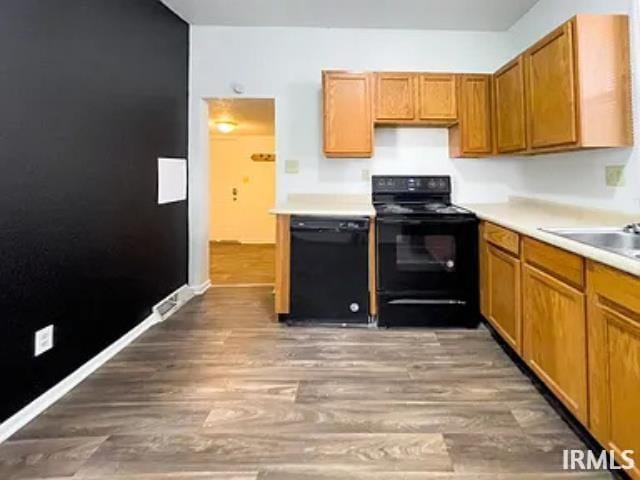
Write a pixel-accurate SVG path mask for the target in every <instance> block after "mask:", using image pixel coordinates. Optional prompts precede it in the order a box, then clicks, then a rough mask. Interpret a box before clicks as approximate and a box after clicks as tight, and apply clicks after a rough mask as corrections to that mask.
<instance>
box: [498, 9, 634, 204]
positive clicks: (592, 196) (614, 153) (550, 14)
mask: <svg viewBox="0 0 640 480" xmlns="http://www.w3.org/2000/svg"><path fill="white" fill-rule="evenodd" d="M638 4H639V2H638V1H637V0H636V1H632V0H539V2H538V3H537V4H536V5H535V6H534V7H533V8H532V9H531V10H530V11H529V12H528V13H527V14H525V15H524V16H523V17H522V18H521V19H520V20H519V21H518V22H517V23H516V24H515V25H513V27H512V28H511V29H510V30H509V32H508V35H509V43H510V45H511V49H512V51H511V54H510V56H515V55H516V54H518V53H519V52H521V51H522V50H523V49H524V48H526V47H527V46H529V45H531V44H532V43H533V42H535V41H536V40H537V39H539V38H540V37H542V36H543V35H544V34H546V33H548V32H549V31H551V30H553V28H554V27H556V26H558V25H559V24H561V23H562V22H564V21H565V20H567V19H569V18H570V17H572V16H573V15H575V14H577V13H625V14H629V15H631V19H630V25H631V28H632V30H631V40H632V45H631V47H632V68H633V78H634V80H633V85H632V87H633V104H634V130H635V132H636V138H638V132H640V123H639V119H638V114H637V112H638V106H639V105H640V88H639V87H640V83H639V78H638V77H639V75H638V73H639V70H638V62H639V61H640V58H639V56H638V45H639V44H638V35H639V30H640V18H639V16H638V11H637V10H638ZM639 154H640V149H639V148H638V147H635V148H626V149H611V150H595V151H589V152H575V153H563V154H556V155H540V156H535V157H526V158H521V159H518V160H516V163H517V168H518V169H519V171H520V173H519V175H518V177H519V183H518V184H514V189H515V190H516V191H517V193H519V194H521V195H525V196H528V197H538V198H543V199H547V200H556V201H561V202H567V203H573V204H577V205H584V206H589V207H599V208H607V209H613V210H621V211H629V212H640V162H639V161H638V156H639ZM606 165H626V167H625V177H626V184H625V186H624V187H607V186H606V184H605V166H606Z"/></svg>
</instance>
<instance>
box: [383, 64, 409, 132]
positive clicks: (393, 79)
mask: <svg viewBox="0 0 640 480" xmlns="http://www.w3.org/2000/svg"><path fill="white" fill-rule="evenodd" d="M415 80H416V75H415V74H413V73H392V72H381V73H376V74H375V85H376V94H375V99H376V101H375V106H376V121H381V122H384V121H394V120H414V119H415V118H416V92H415Z"/></svg>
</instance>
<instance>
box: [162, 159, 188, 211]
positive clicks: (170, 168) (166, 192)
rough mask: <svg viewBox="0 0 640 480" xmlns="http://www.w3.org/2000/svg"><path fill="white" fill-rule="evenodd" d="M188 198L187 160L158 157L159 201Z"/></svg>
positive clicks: (170, 201) (167, 201) (175, 200)
mask: <svg viewBox="0 0 640 480" xmlns="http://www.w3.org/2000/svg"><path fill="white" fill-rule="evenodd" d="M186 199H187V160H186V159H184V158H158V203H159V204H163V203H172V202H180V201H183V200H186Z"/></svg>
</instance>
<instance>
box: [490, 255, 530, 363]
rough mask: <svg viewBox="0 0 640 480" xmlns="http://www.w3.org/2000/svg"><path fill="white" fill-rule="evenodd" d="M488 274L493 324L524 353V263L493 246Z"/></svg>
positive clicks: (505, 338) (508, 340) (511, 343)
mask: <svg viewBox="0 0 640 480" xmlns="http://www.w3.org/2000/svg"><path fill="white" fill-rule="evenodd" d="M487 270H488V274H487V275H488V277H489V289H488V292H487V293H488V297H489V298H488V302H489V306H488V308H489V321H490V322H491V324H492V325H493V326H494V328H495V329H496V330H497V331H498V333H499V334H500V335H501V336H502V338H503V339H504V340H505V341H506V342H507V343H508V344H509V345H510V346H511V347H512V348H513V349H514V350H515V351H517V352H518V353H520V352H521V351H522V348H521V338H522V336H521V320H520V319H521V317H520V294H521V289H520V275H521V274H520V260H518V259H517V258H515V257H512V256H511V255H509V254H508V253H506V252H503V251H502V250H500V249H499V248H497V247H495V246H494V245H489V248H488V250H487Z"/></svg>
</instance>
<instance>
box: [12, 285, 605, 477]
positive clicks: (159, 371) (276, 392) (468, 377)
mask: <svg viewBox="0 0 640 480" xmlns="http://www.w3.org/2000/svg"><path fill="white" fill-rule="evenodd" d="M272 302H273V300H272V294H271V289H270V288H268V287H256V288H217V289H213V290H210V291H209V293H207V294H206V295H205V296H203V297H201V298H198V299H195V300H193V301H192V302H190V303H189V304H187V305H186V306H185V307H184V308H183V309H182V310H181V311H180V312H178V313H177V314H176V315H174V316H173V317H172V318H171V319H170V320H168V321H166V322H164V323H162V324H160V325H157V326H155V327H153V328H152V329H151V330H149V331H148V332H146V333H145V334H144V335H143V336H141V337H140V338H139V339H138V340H137V341H136V342H135V343H133V344H132V345H131V346H129V347H127V348H126V349H125V350H123V351H122V352H121V353H120V354H119V355H117V356H116V357H115V358H113V359H112V360H111V361H110V362H108V363H107V364H106V365H105V366H104V367H102V368H101V369H99V370H98V371H97V372H96V373H95V374H94V375H92V376H91V377H90V378H89V379H87V380H86V381H85V382H83V383H82V384H80V385H79V386H78V387H77V388H76V389H75V390H73V391H72V392H71V393H70V394H68V395H67V396H65V397H64V398H63V399H62V400H61V401H60V402H59V403H57V404H56V405H55V406H53V407H52V408H50V409H49V410H48V411H47V412H46V413H45V414H43V415H42V416H40V417H39V418H38V419H36V420H35V421H33V422H32V423H31V424H29V425H28V426H27V427H26V428H24V429H23V430H22V431H20V432H19V433H18V434H16V435H15V436H14V437H13V438H11V439H10V440H9V441H7V442H5V443H4V444H1V445H0V479H2V480H14V479H34V478H39V479H44V478H55V479H57V480H60V479H63V478H65V479H68V478H73V479H100V480H107V479H116V480H124V479H132V480H196V479H201V480H204V479H207V480H222V479H224V480H257V479H259V480H343V479H344V480H346V479H355V480H435V479H437V480H496V479H497V480H539V479H543V480H544V479H546V480H550V479H596V478H609V476H608V475H607V474H603V473H565V472H562V463H561V458H562V449H564V448H585V447H584V445H583V444H582V443H581V441H580V440H579V439H578V438H577V437H576V436H575V434H574V433H573V432H572V431H571V430H570V429H569V428H568V427H567V425H566V424H565V423H564V422H563V421H562V420H560V418H559V417H558V416H557V414H556V413H555V412H554V411H553V410H552V409H551V408H550V407H549V406H548V404H547V403H546V402H545V401H544V400H543V398H542V397H541V396H540V394H539V393H538V392H537V391H536V389H535V388H534V387H533V386H532V384H531V383H530V381H529V380H528V379H527V378H526V377H525V376H524V375H523V374H522V373H521V372H520V371H519V370H518V369H517V368H516V367H515V366H514V365H513V364H512V363H511V361H510V360H509V359H508V358H507V356H506V355H505V354H504V353H503V352H502V351H501V349H500V348H499V347H498V346H497V345H496V343H495V342H494V341H493V340H492V339H491V338H490V336H489V333H488V332H487V331H484V330H478V331H444V330H438V331H424V330H423V331H415V330H414V331H409V330H405V331H402V330H398V331H392V330H389V331H385V330H368V329H320V328H319V329H311V328H301V327H297V328H287V327H282V326H280V325H279V324H277V323H276V322H275V321H274V318H273V314H272V310H273V308H272Z"/></svg>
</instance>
